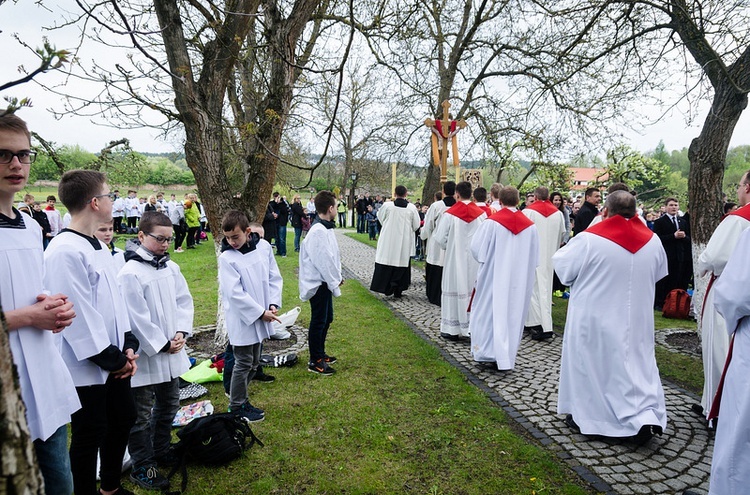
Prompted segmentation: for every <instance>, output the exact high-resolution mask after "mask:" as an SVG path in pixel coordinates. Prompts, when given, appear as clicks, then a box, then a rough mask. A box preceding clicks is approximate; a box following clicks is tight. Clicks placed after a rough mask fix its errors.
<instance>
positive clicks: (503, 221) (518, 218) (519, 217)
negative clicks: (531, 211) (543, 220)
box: [489, 208, 534, 235]
mask: <svg viewBox="0 0 750 495" xmlns="http://www.w3.org/2000/svg"><path fill="white" fill-rule="evenodd" d="M489 219H490V220H494V221H495V222H497V223H499V224H500V225H502V226H503V227H505V228H506V229H508V230H510V231H511V233H512V234H513V235H518V234H520V233H521V232H523V231H524V230H526V229H527V228H529V227H531V226H532V225H534V222H532V221H531V220H529V218H528V217H527V216H526V215H524V214H523V213H522V212H521V211H520V210H516V211H511V210H509V209H508V208H503V209H502V210H500V211H498V212H497V213H495V214H493V215H492V216H491V217H490V218H489Z"/></svg>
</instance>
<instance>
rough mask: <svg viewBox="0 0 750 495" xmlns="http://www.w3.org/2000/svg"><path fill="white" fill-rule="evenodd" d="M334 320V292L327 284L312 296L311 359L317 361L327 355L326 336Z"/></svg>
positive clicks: (309, 337)
mask: <svg viewBox="0 0 750 495" xmlns="http://www.w3.org/2000/svg"><path fill="white" fill-rule="evenodd" d="M331 322H333V294H332V293H331V291H330V290H329V289H328V286H327V285H326V284H323V285H321V286H320V287H318V291H317V292H316V293H315V295H314V296H312V297H311V298H310V330H309V336H308V339H309V341H308V345H309V347H310V361H311V362H315V361H317V360H318V359H322V358H324V357H325V356H326V337H328V328H329V327H330V326H331Z"/></svg>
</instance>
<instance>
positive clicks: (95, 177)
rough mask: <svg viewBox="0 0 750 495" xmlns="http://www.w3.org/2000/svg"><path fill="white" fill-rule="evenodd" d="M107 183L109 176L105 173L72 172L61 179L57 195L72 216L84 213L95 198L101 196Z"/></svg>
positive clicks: (91, 171)
mask: <svg viewBox="0 0 750 495" xmlns="http://www.w3.org/2000/svg"><path fill="white" fill-rule="evenodd" d="M105 182H107V176H106V175H105V174H104V173H103V172H99V171H97V170H71V171H69V172H65V173H64V174H63V176H62V177H61V178H60V184H59V186H58V187H57V194H59V195H60V201H62V203H63V204H64V205H65V207H66V208H67V209H68V211H69V212H70V213H71V215H72V214H75V213H78V212H79V211H82V210H83V209H84V208H85V207H86V205H87V204H88V203H89V201H91V199H92V198H93V197H94V196H96V195H97V194H100V193H101V192H102V188H103V186H104V183H105ZM53 197H54V196H53Z"/></svg>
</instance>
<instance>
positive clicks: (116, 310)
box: [44, 170, 138, 495]
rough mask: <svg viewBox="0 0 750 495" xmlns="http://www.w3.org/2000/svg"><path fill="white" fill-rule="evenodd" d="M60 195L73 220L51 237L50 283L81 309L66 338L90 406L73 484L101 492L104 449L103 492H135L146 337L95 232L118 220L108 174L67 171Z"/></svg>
mask: <svg viewBox="0 0 750 495" xmlns="http://www.w3.org/2000/svg"><path fill="white" fill-rule="evenodd" d="M58 193H59V196H60V200H61V201H62V202H63V204H64V205H65V206H66V207H67V208H68V211H69V212H70V214H71V216H72V219H71V222H70V226H69V228H67V229H64V230H63V231H62V232H60V234H58V235H57V236H56V237H55V238H54V239H52V241H51V242H50V244H49V246H48V247H47V250H46V251H45V253H44V263H45V266H46V268H47V271H46V276H45V282H46V285H47V287H48V288H50V289H52V290H56V291H61V292H64V293H66V294H68V296H69V297H70V299H71V301H73V302H74V303H75V305H76V311H77V313H78V316H77V317H76V319H75V320H74V322H73V324H72V325H71V327H70V329H68V331H65V332H63V334H62V335H63V338H62V341H61V342H60V347H61V352H62V356H63V359H64V360H65V362H66V364H67V365H68V369H69V370H70V373H71V375H72V376H73V382H74V383H75V385H76V391H77V392H78V399H79V400H80V401H81V406H82V407H81V409H80V410H79V411H77V412H76V413H75V414H73V417H72V421H71V443H70V464H71V468H72V471H73V485H74V489H75V493H80V494H86V495H88V494H93V493H97V489H96V475H97V472H96V454H97V451H100V456H101V472H100V474H101V493H102V495H113V494H117V495H129V494H130V493H132V492H129V491H128V490H126V489H125V488H123V487H122V486H121V485H120V474H121V471H122V459H123V456H124V454H125V447H126V446H127V442H128V434H129V433H130V428H131V427H132V426H133V423H134V422H135V415H136V411H135V403H134V402H133V394H132V392H131V390H130V378H131V377H132V376H133V375H134V374H135V372H136V369H137V365H136V359H137V358H138V356H137V355H136V354H135V351H136V349H138V339H137V338H135V336H134V335H133V334H132V332H131V331H130V322H129V320H128V312H127V309H126V307H125V301H124V299H123V297H122V294H121V293H120V289H119V287H118V286H117V273H116V270H115V264H114V263H113V262H112V256H111V254H110V251H109V249H107V246H106V245H105V244H104V243H103V242H101V241H100V240H99V239H97V238H96V237H95V236H94V233H95V232H96V230H97V229H98V228H99V226H100V225H101V224H102V223H103V222H111V221H112V195H111V194H110V192H109V186H108V185H107V182H106V176H105V175H104V174H103V173H101V172H98V171H94V170H72V171H70V172H66V173H65V174H64V175H63V176H62V178H61V179H60V185H59V187H58Z"/></svg>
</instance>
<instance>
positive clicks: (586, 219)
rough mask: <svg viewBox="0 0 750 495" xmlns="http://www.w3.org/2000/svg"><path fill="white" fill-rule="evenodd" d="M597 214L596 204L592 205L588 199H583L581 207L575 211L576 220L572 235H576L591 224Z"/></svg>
mask: <svg viewBox="0 0 750 495" xmlns="http://www.w3.org/2000/svg"><path fill="white" fill-rule="evenodd" d="M598 214H599V210H597V209H596V206H594V205H592V204H591V203H589V202H588V201H584V202H583V204H582V205H581V208H580V209H579V210H578V213H576V222H575V224H574V225H573V235H578V234H580V233H581V232H583V231H584V230H586V229H587V228H588V226H589V225H591V222H592V221H593V220H594V217H595V216H597V215H598Z"/></svg>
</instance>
